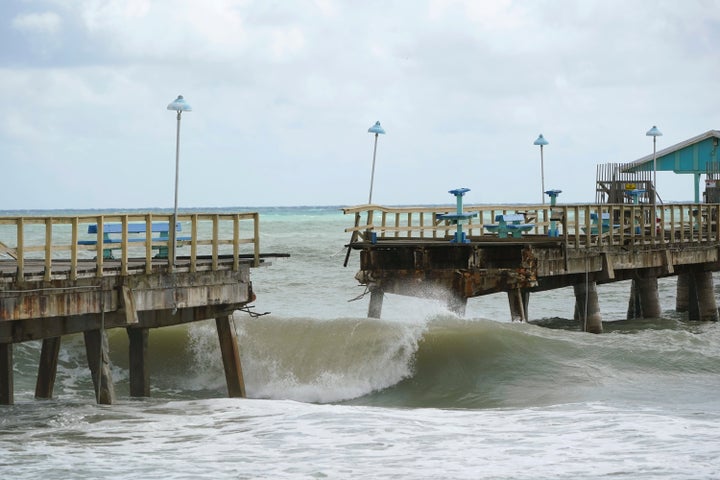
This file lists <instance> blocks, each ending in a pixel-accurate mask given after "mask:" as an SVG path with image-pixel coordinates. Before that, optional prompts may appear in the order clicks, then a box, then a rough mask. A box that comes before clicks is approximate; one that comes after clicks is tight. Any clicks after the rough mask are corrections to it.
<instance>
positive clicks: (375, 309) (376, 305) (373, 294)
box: [367, 288, 385, 318]
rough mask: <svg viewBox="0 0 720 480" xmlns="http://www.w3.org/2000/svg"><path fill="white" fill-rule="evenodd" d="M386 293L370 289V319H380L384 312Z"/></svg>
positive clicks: (378, 289)
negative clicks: (383, 305)
mask: <svg viewBox="0 0 720 480" xmlns="http://www.w3.org/2000/svg"><path fill="white" fill-rule="evenodd" d="M384 296H385V292H383V290H382V289H380V288H371V289H370V305H368V315H367V316H368V318H380V313H381V312H382V304H383V297H384Z"/></svg>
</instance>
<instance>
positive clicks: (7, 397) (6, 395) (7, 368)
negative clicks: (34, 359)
mask: <svg viewBox="0 0 720 480" xmlns="http://www.w3.org/2000/svg"><path fill="white" fill-rule="evenodd" d="M13 397H14V393H13V344H12V343H0V405H12V404H13V401H14V399H13Z"/></svg>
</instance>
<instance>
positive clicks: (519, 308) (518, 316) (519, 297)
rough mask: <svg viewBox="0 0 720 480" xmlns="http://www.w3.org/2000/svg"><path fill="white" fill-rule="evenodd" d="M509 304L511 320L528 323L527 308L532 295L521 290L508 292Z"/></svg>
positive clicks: (516, 289) (515, 289)
mask: <svg viewBox="0 0 720 480" xmlns="http://www.w3.org/2000/svg"><path fill="white" fill-rule="evenodd" d="M507 295H508V304H509V305H510V319H511V320H512V321H513V322H527V320H528V316H527V308H528V301H529V299H530V294H529V293H528V292H523V290H522V289H520V288H514V289H512V290H508V292H507Z"/></svg>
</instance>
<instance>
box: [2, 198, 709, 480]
mask: <svg viewBox="0 0 720 480" xmlns="http://www.w3.org/2000/svg"><path fill="white" fill-rule="evenodd" d="M228 210H233V209H228ZM37 213H39V214H44V213H46V212H37ZM260 213H261V219H260V222H261V247H262V251H263V252H287V253H290V254H291V257H290V258H281V259H275V260H273V261H272V263H273V265H271V266H266V267H260V268H258V269H254V270H253V271H252V273H251V276H252V281H253V288H254V291H255V293H256V294H257V301H256V302H255V303H254V306H255V310H256V311H258V312H270V313H269V314H268V315H265V316H262V317H258V318H253V317H250V316H248V315H246V314H244V313H241V312H236V314H235V315H234V318H233V322H234V326H235V328H236V331H237V333H238V337H239V344H240V352H241V357H242V362H243V368H244V373H245V379H246V386H247V392H248V396H249V397H250V398H249V399H228V398H225V397H226V390H225V380H224V375H223V371H222V365H221V362H220V352H219V346H218V344H217V336H216V332H215V328H214V323H213V322H212V321H208V322H201V323H198V324H194V325H189V326H182V327H172V328H167V329H159V330H153V331H152V332H151V334H150V350H149V354H150V365H149V368H150V377H151V384H152V398H149V399H142V400H138V399H131V398H130V397H129V388H128V373H127V338H126V335H125V332H124V331H122V330H117V331H112V332H110V348H111V360H112V363H113V369H112V375H113V380H114V382H115V387H116V393H117V395H118V402H117V404H115V405H112V406H99V405H96V404H95V403H94V400H93V393H92V382H91V379H90V374H89V371H88V369H87V363H86V360H85V352H84V345H83V342H82V338H81V337H77V336H72V337H67V338H64V339H63V343H62V348H61V354H60V367H59V371H58V377H57V381H56V386H55V398H54V399H53V400H51V401H37V400H34V399H33V395H34V382H35V375H36V371H37V363H38V358H39V351H40V345H39V343H38V342H28V343H24V344H19V345H16V346H15V362H16V366H15V402H16V403H15V405H13V406H5V407H0V477H2V478H13V479H15V478H17V479H36V478H40V477H42V478H45V479H67V478H123V479H124V478H143V479H145V478H148V479H149V478H162V479H205V478H207V479H211V478H212V479H219V478H233V479H234V478H289V479H290V478H383V479H385V478H403V479H406V478H417V479H425V478H428V479H429V478H433V479H437V478H458V479H479V478H487V479H537V478H566V479H599V478H613V479H617V478H623V479H624V478H627V479H631V478H632V479H638V478H640V479H643V478H647V479H651V478H668V479H678V478H680V479H699V478H717V477H719V476H720V459H719V458H718V447H717V445H718V441H720V401H719V400H718V399H717V392H718V390H719V388H720V377H719V376H718V373H717V372H718V370H719V369H720V328H718V325H717V324H715V323H708V324H702V323H697V322H687V321H686V320H685V318H684V316H682V315H681V314H677V313H675V312H674V310H673V309H674V289H675V283H674V279H673V278H668V279H660V280H659V288H660V298H661V306H662V308H663V316H662V318H660V319H652V320H640V321H626V320H624V317H625V311H626V309H627V300H628V296H629V284H627V283H626V282H618V283H614V284H608V285H601V286H599V287H598V293H599V301H600V307H601V310H602V313H603V319H604V322H605V324H604V329H605V332H606V333H604V334H602V335H592V334H585V333H582V332H580V331H579V329H578V328H577V325H576V323H575V322H573V321H572V314H573V307H574V297H573V294H572V289H561V290H555V291H550V292H543V293H538V294H534V295H533V296H532V297H531V300H530V309H529V316H530V318H531V319H532V320H533V322H532V323H530V324H519V323H511V322H510V321H509V318H510V314H509V311H508V307H507V299H506V296H505V295H504V294H498V295H490V296H487V297H480V298H475V299H470V301H469V302H468V308H467V313H466V316H465V318H458V317H457V316H455V315H453V314H452V313H450V312H448V311H447V310H446V309H445V306H444V305H443V304H442V303H440V302H435V301H431V300H426V299H416V298H407V297H399V296H394V295H387V298H386V299H385V304H384V306H383V318H382V319H379V320H375V319H367V318H365V315H366V311H367V303H368V297H367V296H364V297H363V296H362V294H363V293H364V289H363V287H360V286H358V285H357V282H356V281H355V280H354V278H353V277H354V275H355V273H356V271H357V267H358V258H357V253H353V255H352V256H351V261H350V264H349V266H348V267H347V268H343V266H342V265H343V262H344V259H345V248H344V245H345V243H346V242H347V241H348V240H349V234H346V233H344V231H343V230H344V229H345V228H346V227H350V226H351V225H352V223H353V221H354V219H353V217H351V216H347V217H346V216H344V215H342V213H341V212H340V211H339V208H336V207H312V208H302V207H298V208H271V209H260ZM716 281H717V280H716ZM358 297H359V299H356V298H358ZM354 299H355V300H354Z"/></svg>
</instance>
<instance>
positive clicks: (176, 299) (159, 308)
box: [0, 213, 288, 404]
mask: <svg viewBox="0 0 720 480" xmlns="http://www.w3.org/2000/svg"><path fill="white" fill-rule="evenodd" d="M176 220H177V223H176V224H177V225H178V227H177V228H176V229H169V228H165V230H169V231H167V232H159V230H163V228H161V227H158V226H159V225H166V226H167V225H170V224H172V223H174V222H173V218H172V215H165V214H154V213H143V214H137V213H132V214H112V215H87V216H53V217H43V216H2V217H0V404H11V403H13V348H12V346H13V344H14V343H19V342H25V341H30V340H42V342H43V344H42V352H41V358H40V365H39V369H38V378H37V386H36V393H35V396H36V397H37V398H50V397H52V390H53V384H54V380H55V373H56V370H57V362H58V352H59V348H60V341H61V338H62V336H64V335H69V334H75V333H82V334H83V335H84V337H85V344H86V349H87V356H88V366H89V369H90V371H91V373H92V377H93V383H94V386H95V393H96V398H97V401H98V402H99V403H112V401H113V398H114V389H113V386H112V379H111V376H110V368H109V363H110V362H109V354H108V353H109V352H108V347H107V336H106V330H107V329H109V328H119V327H122V328H125V329H127V333H128V337H129V341H130V346H129V348H130V395H131V396H149V395H150V381H149V378H148V373H147V366H146V361H145V358H146V357H147V342H148V332H149V329H152V328H158V327H164V326H170V325H178V324H182V323H188V322H195V321H199V320H205V319H212V318H214V319H215V320H216V325H217V328H218V336H219V340H220V346H221V353H222V360H223V365H224V367H225V374H226V380H227V384H228V392H229V394H230V395H231V396H245V386H244V382H243V377H242V368H241V365H240V358H239V351H238V345H237V339H236V337H235V331H234V328H233V326H232V321H231V315H232V313H233V312H234V311H236V310H239V309H244V308H247V305H248V304H249V303H250V302H252V301H253V300H254V299H255V295H254V293H253V291H252V283H251V281H250V268H252V267H258V266H261V265H269V263H266V259H267V258H272V257H278V256H288V255H287V254H261V253H260V243H259V215H258V214H257V213H193V214H182V215H178V217H177V219H176ZM108 232H115V233H116V235H109V234H108ZM145 232H148V233H149V234H148V235H146V234H145ZM180 232H181V233H180Z"/></svg>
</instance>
